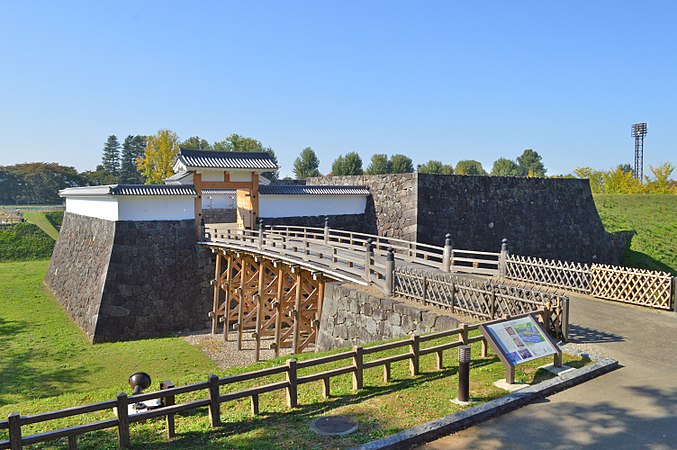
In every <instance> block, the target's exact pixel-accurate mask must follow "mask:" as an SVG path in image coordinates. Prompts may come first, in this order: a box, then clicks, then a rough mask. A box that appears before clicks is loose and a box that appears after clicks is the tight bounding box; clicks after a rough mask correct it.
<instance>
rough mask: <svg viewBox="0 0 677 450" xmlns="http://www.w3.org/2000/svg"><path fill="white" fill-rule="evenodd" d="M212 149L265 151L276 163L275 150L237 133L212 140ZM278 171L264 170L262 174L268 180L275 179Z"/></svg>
mask: <svg viewBox="0 0 677 450" xmlns="http://www.w3.org/2000/svg"><path fill="white" fill-rule="evenodd" d="M212 149H214V150H221V151H227V152H266V153H268V154H269V155H270V157H271V158H272V159H273V161H274V162H275V165H277V156H276V155H275V152H274V151H273V149H272V148H270V147H264V146H263V144H261V142H260V141H257V140H256V139H253V138H248V137H243V136H240V135H239V134H231V135H230V136H228V137H227V138H225V139H224V140H222V141H217V142H214V145H213V146H212ZM278 175H279V172H278V171H277V170H276V171H274V172H264V173H263V176H264V177H266V178H268V179H269V180H277V177H278Z"/></svg>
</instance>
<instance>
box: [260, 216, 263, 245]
mask: <svg viewBox="0 0 677 450" xmlns="http://www.w3.org/2000/svg"><path fill="white" fill-rule="evenodd" d="M262 249H263V219H259V250H262Z"/></svg>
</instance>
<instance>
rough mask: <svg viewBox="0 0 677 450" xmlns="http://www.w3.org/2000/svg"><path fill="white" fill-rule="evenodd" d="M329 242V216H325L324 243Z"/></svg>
mask: <svg viewBox="0 0 677 450" xmlns="http://www.w3.org/2000/svg"><path fill="white" fill-rule="evenodd" d="M328 242H329V217H325V218H324V243H325V244H326V243H328Z"/></svg>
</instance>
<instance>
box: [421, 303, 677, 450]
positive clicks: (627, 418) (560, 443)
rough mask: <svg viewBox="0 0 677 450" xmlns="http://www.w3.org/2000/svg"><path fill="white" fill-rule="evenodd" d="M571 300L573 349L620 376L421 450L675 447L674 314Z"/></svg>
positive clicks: (676, 327) (676, 350) (676, 351)
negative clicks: (602, 360) (606, 361)
mask: <svg viewBox="0 0 677 450" xmlns="http://www.w3.org/2000/svg"><path fill="white" fill-rule="evenodd" d="M571 302H572V303H571V323H572V324H573V326H571V328H570V330H571V331H570V337H571V343H572V346H573V347H576V348H579V349H581V350H584V351H588V352H590V353H596V354H600V355H604V356H609V357H610V358H614V359H616V360H618V361H619V362H620V364H621V368H620V369H619V370H616V371H614V372H611V373H609V374H606V375H603V376H601V377H599V378H596V379H594V380H592V381H588V382H587V383H584V384H582V385H580V386H576V387H574V388H571V389H569V390H567V391H564V392H561V393H558V394H555V395H553V396H551V397H548V398H546V399H544V400H543V401H542V402H538V403H534V404H531V405H529V406H526V407H524V408H522V409H519V410H517V411H513V412H511V413H509V414H506V415H505V416H501V417H498V418H496V419H492V420H490V421H487V422H485V423H483V424H480V425H478V426H475V427H473V428H470V429H467V430H463V431H461V432H459V433H457V434H453V435H450V436H447V437H445V438H442V439H439V440H437V441H434V442H431V443H429V444H426V445H424V446H421V447H419V449H421V450H439V449H451V448H461V449H469V448H478V449H498V448H513V449H534V448H544V449H545V448H547V449H565V448H566V449H569V448H584V447H587V448H605V449H640V448H652V449H677V314H675V313H671V312H663V311H654V310H649V309H645V308H639V307H634V306H629V305H623V304H618V303H611V302H605V301H601V300H594V299H589V298H572V299H571ZM471 376H472V373H471Z"/></svg>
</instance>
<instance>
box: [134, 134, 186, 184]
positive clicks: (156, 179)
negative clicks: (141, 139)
mask: <svg viewBox="0 0 677 450" xmlns="http://www.w3.org/2000/svg"><path fill="white" fill-rule="evenodd" d="M178 153H179V137H178V136H177V135H176V133H174V132H173V131H171V130H160V131H158V132H157V133H155V134H154V135H153V136H148V143H147V145H146V151H145V152H144V153H143V156H142V157H140V158H138V159H137V160H136V166H137V167H138V168H139V172H141V173H142V174H143V176H144V177H146V184H152V183H162V182H163V181H164V180H165V178H168V177H171V176H172V175H174V170H173V169H172V164H174V160H175V159H176V155H177V154H178Z"/></svg>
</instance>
